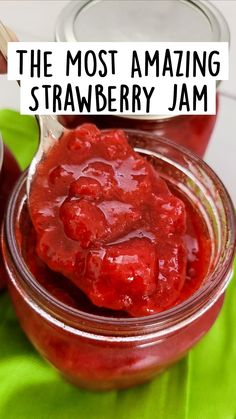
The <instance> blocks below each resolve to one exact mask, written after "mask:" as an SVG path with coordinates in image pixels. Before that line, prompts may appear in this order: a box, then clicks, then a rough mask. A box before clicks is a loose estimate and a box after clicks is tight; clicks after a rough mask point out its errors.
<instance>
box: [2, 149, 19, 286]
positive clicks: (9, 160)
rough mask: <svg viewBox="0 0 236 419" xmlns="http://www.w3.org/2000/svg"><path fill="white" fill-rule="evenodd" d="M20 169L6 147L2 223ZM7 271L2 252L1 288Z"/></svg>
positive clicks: (3, 165) (4, 154)
mask: <svg viewBox="0 0 236 419" xmlns="http://www.w3.org/2000/svg"><path fill="white" fill-rule="evenodd" d="M19 174H20V169H19V166H18V164H17V163H16V161H15V159H14V157H13V156H12V154H11V153H10V151H9V150H8V149H7V148H6V147H4V152H3V164H2V168H1V174H0V223H2V220H3V215H4V211H5V207H6V204H7V200H8V197H9V194H10V192H11V190H12V188H13V185H14V184H15V182H16V180H17V178H18V176H19ZM6 277H7V275H6V271H5V268H4V265H3V260H2V254H1V252H0V290H1V289H2V288H3V287H4V286H5V282H6Z"/></svg>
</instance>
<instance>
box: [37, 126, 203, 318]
mask: <svg viewBox="0 0 236 419" xmlns="http://www.w3.org/2000/svg"><path fill="white" fill-rule="evenodd" d="M29 207H30V214H31V219H32V223H33V226H34V228H35V230H36V236H37V246H36V248H37V254H38V256H39V258H40V259H41V260H42V261H43V262H44V263H46V265H47V266H48V267H49V268H51V269H52V270H53V271H55V272H58V273H60V274H62V275H64V277H65V278H64V281H65V282H67V281H68V280H71V281H72V282H73V283H74V284H75V285H76V286H77V287H78V288H79V289H81V290H82V291H84V293H85V294H86V295H87V296H88V297H89V299H90V300H91V301H92V303H93V304H95V305H96V306H98V307H104V308H108V309H112V310H123V311H126V312H128V313H129V314H131V315H132V316H143V315H150V314H154V313H157V312H160V311H162V310H165V309H167V308H170V307H171V306H172V305H173V304H175V303H176V301H177V300H178V299H181V298H182V295H181V292H182V290H183V289H184V285H185V283H186V282H189V284H190V285H189V286H188V288H189V289H191V283H192V284H193V290H195V288H196V283H198V284H199V283H200V282H201V280H202V279H203V278H204V273H205V272H206V271H207V266H208V260H209V254H210V251H209V247H210V245H209V237H208V236H207V234H206V228H204V226H203V222H202V221H201V218H200V217H199V216H198V215H197V212H196V211H195V212H194V211H193V209H191V208H190V206H189V205H188V211H187V207H186V206H185V205H184V202H183V201H182V200H181V199H179V198H177V197H176V196H175V195H174V194H173V193H172V192H171V191H170V189H169V188H168V186H167V183H166V182H165V181H164V180H163V179H161V177H160V176H159V175H158V173H157V171H155V170H154V168H153V166H152V165H151V164H150V163H149V162H148V161H147V160H146V159H145V158H143V157H142V156H140V154H138V153H135V151H134V150H133V149H132V148H131V147H130V145H129V144H128V141H127V137H126V135H125V133H124V131H122V130H110V131H109V130H108V131H106V132H104V131H103V132H102V131H99V130H98V129H97V128H96V126H95V125H91V124H84V125H81V126H80V127H79V128H78V129H77V130H72V131H69V132H67V133H65V134H64V135H63V136H62V138H60V141H59V142H58V143H57V144H56V145H54V146H53V147H52V148H51V149H50V150H49V151H48V153H47V155H46V156H45V158H44V160H43V162H42V163H41V164H40V165H39V166H38V167H37V172H36V174H35V176H34V179H33V183H32V186H31V190H30V197H29ZM193 212H194V213H193ZM199 218H200V219H199ZM191 220H193V221H191ZM186 224H187V225H188V230H187V228H186ZM194 224H195V226H196V225H198V229H197V230H196V228H194ZM201 227H202V228H201ZM201 243H204V246H202V245H201ZM187 252H188V258H187ZM187 262H188V268H187ZM204 265H205V266H204ZM202 267H204V269H203V270H202ZM199 272H200V277H199Z"/></svg>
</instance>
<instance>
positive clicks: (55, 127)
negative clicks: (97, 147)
mask: <svg viewBox="0 0 236 419" xmlns="http://www.w3.org/2000/svg"><path fill="white" fill-rule="evenodd" d="M15 41H17V39H16V37H15V36H14V34H12V33H11V32H10V30H9V29H8V28H6V26H5V25H4V24H3V23H2V22H1V20H0V52H1V53H2V55H3V57H4V58H5V60H6V62H7V44H8V42H15ZM17 83H18V84H19V86H20V81H19V80H17ZM36 119H37V121H38V124H39V128H40V132H41V133H42V134H45V135H41V141H40V147H41V148H42V149H43V150H44V151H47V149H48V148H49V146H50V144H48V143H49V141H48V142H47V141H45V138H46V134H48V133H53V137H54V138H59V137H60V136H61V134H62V132H63V127H62V125H61V124H60V123H59V122H58V121H57V119H56V118H55V117H54V116H52V115H44V116H42V115H40V116H36Z"/></svg>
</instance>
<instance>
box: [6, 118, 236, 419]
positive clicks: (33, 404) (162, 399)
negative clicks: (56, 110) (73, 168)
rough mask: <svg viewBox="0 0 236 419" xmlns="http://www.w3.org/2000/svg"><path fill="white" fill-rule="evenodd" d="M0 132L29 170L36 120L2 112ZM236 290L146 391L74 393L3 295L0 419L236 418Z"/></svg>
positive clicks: (230, 291)
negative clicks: (37, 347)
mask: <svg viewBox="0 0 236 419" xmlns="http://www.w3.org/2000/svg"><path fill="white" fill-rule="evenodd" d="M0 132H2V134H3V137H4V140H5V141H6V143H7V144H8V145H9V147H10V148H11V150H12V151H13V152H15V154H16V157H17V158H18V161H19V163H20V165H21V167H22V168H23V167H25V166H26V165H27V164H28V163H29V162H30V159H31V158H32V155H33V153H34V150H35V148H36V147H37V138H38V137H37V125H36V124H35V121H34V119H33V118H31V117H24V116H19V114H17V113H15V112H13V111H0ZM235 301H236V283H235V281H232V283H231V285H230V287H229V289H228V291H227V295H226V300H225V303H224V307H223V309H222V312H221V314H220V316H219V318H218V320H217V321H216V323H215V325H214V326H213V327H212V329H211V331H210V332H209V333H208V334H207V336H205V337H204V338H203V340H202V341H201V342H200V343H199V344H198V345H197V346H196V347H195V348H194V349H193V350H192V351H191V352H190V353H189V354H188V355H187V356H186V357H185V358H184V359H183V360H182V361H181V362H179V363H178V364H176V365H175V366H173V367H172V368H170V369H168V370H167V371H166V372H165V373H163V374H161V375H160V376H158V377H157V378H156V379H155V380H153V381H152V382H150V383H147V384H145V385H141V386H138V387H135V388H131V389H128V390H122V391H110V392H104V393H99V392H89V391H86V390H82V389H78V388H75V387H72V386H71V385H70V384H68V383H66V382H65V381H63V379H62V378H61V377H60V376H59V374H58V373H57V372H56V371H55V370H54V369H53V368H52V367H50V366H49V365H48V364H47V363H46V362H45V361H43V360H42V359H41V358H40V357H39V356H38V354H37V353H36V351H35V350H34V349H33V348H32V346H31V344H30V343H29V342H28V340H27V339H26V337H25V336H24V334H23V332H22V331H21V329H20V327H19V325H18V322H17V319H16V317H15V315H14V313H13V310H12V307H11V303H10V301H9V298H8V295H7V294H6V293H3V294H1V295H0V419H111V418H112V419H235V418H236V304H235Z"/></svg>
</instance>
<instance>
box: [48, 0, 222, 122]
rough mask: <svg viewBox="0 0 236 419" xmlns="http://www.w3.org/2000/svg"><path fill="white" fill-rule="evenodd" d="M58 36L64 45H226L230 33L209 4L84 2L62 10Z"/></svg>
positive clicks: (196, 0)
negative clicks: (67, 43) (87, 43)
mask: <svg viewBox="0 0 236 419" xmlns="http://www.w3.org/2000/svg"><path fill="white" fill-rule="evenodd" d="M55 36H56V41H64V42H93V41H97V42H105V41H110V42H128V41H129V42H139V41H146V42H149V41H152V42H176V41H177V42H185V41H188V42H219V41H226V42H227V41H229V29H228V25H227V23H226V21H225V19H224V17H223V16H222V15H221V13H220V12H219V11H218V9H216V8H215V7H214V6H213V5H212V4H211V3H210V2H209V1H201V0H90V1H87V0H82V1H71V2H70V3H69V4H68V5H67V6H66V7H65V8H64V9H63V10H62V12H61V14H60V16H59V18H58V21H57V25H56V34H55ZM122 116H123V115H122ZM124 117H125V116H124ZM129 117H130V116H129ZM132 117H134V118H137V117H136V116H132ZM157 117H158V116H155V117H154V116H151V115H150V116H149V115H148V116H147V115H145V116H143V117H141V116H139V117H138V118H141V119H142V118H149V119H150V118H151V119H153V118H155V119H156V118H157ZM168 117H170V116H168ZM161 118H163V116H161Z"/></svg>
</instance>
